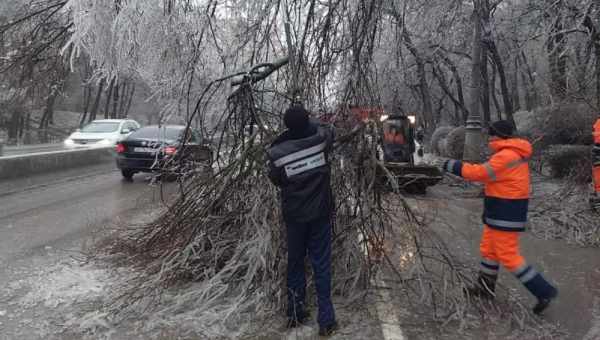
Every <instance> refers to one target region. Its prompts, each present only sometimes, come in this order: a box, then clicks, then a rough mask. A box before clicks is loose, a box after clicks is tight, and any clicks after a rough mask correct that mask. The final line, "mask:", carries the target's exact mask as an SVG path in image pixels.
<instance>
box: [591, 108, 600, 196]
mask: <svg viewBox="0 0 600 340" xmlns="http://www.w3.org/2000/svg"><path fill="white" fill-rule="evenodd" d="M593 133H594V148H593V150H592V164H593V170H592V171H593V177H594V195H595V199H594V202H593V203H595V204H597V205H599V206H600V118H599V119H598V120H596V123H595V124H594V132H593Z"/></svg>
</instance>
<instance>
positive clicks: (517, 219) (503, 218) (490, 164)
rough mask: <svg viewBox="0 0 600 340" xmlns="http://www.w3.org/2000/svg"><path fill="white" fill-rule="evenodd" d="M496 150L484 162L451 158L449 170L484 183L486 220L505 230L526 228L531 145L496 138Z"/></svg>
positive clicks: (484, 214)
mask: <svg viewBox="0 0 600 340" xmlns="http://www.w3.org/2000/svg"><path fill="white" fill-rule="evenodd" d="M490 148H491V149H492V150H493V151H494V154H493V155H492V157H491V158H490V159H489V160H488V161H487V162H486V163H484V164H469V163H463V162H461V161H456V160H451V161H448V162H447V164H446V170H447V171H450V172H452V173H454V174H455V175H457V176H462V177H463V178H465V179H466V180H469V181H474V182H482V183H484V184H485V199H484V212H483V222H484V223H485V224H487V225H488V226H489V227H490V228H493V229H498V230H503V231H524V230H525V224H526V223H527V209H528V205H529V182H530V181H529V164H528V161H529V158H530V157H531V154H532V152H533V148H532V146H531V144H530V143H529V142H528V141H526V140H524V139H521V138H509V139H494V140H492V141H491V142H490Z"/></svg>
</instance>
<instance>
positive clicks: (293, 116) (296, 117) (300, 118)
mask: <svg viewBox="0 0 600 340" xmlns="http://www.w3.org/2000/svg"><path fill="white" fill-rule="evenodd" d="M283 123H284V124H285V126H286V127H287V128H288V129H290V130H291V131H302V130H304V129H306V127H307V126H308V111H306V109H304V107H303V106H302V105H294V106H290V108H288V109H287V110H286V111H285V114H284V115H283Z"/></svg>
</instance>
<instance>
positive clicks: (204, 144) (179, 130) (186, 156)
mask: <svg viewBox="0 0 600 340" xmlns="http://www.w3.org/2000/svg"><path fill="white" fill-rule="evenodd" d="M184 136H186V137H185V138H186V142H185V143H183V139H184ZM116 151H117V158H116V161H117V167H118V168H119V169H120V170H121V174H122V175H123V177H124V178H125V179H127V180H131V179H132V178H133V175H134V174H135V173H137V172H159V173H161V174H166V175H169V176H179V175H183V174H184V173H187V172H189V171H198V170H200V171H205V170H207V169H209V167H210V165H211V162H212V148H211V147H210V145H209V142H208V141H207V140H204V138H202V135H201V134H200V132H199V131H197V130H194V129H190V130H188V132H187V135H186V127H185V126H183V125H166V126H160V127H159V126H158V125H151V126H146V127H143V128H141V129H139V130H137V131H135V132H134V133H132V134H131V135H130V136H129V137H127V138H126V139H125V140H123V141H120V142H119V143H117V146H116Z"/></svg>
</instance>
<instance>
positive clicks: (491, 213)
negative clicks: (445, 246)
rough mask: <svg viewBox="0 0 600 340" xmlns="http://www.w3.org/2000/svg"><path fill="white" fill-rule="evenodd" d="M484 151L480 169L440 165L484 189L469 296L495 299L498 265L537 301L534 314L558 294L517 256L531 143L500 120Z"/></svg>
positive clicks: (458, 163)
mask: <svg viewBox="0 0 600 340" xmlns="http://www.w3.org/2000/svg"><path fill="white" fill-rule="evenodd" d="M489 136H490V139H489V147H490V148H491V149H492V151H493V152H494V154H493V155H492V157H491V158H490V159H489V160H488V161H487V162H486V163H484V164H469V163H464V162H461V161H458V160H449V161H446V162H445V163H444V170H445V171H448V172H451V173H453V174H454V175H457V176H461V177H463V178H464V179H466V180H468V181H473V182H482V183H484V184H485V198H484V212H483V223H484V227H483V235H482V237H481V243H480V252H481V257H482V258H481V267H480V272H479V277H478V278H477V281H476V286H475V287H472V288H470V289H469V293H471V294H474V295H479V296H484V297H490V298H493V297H495V287H496V279H497V278H498V270H499V269H500V264H502V265H503V266H504V267H505V268H506V269H508V270H509V271H510V272H511V273H513V274H514V275H515V276H516V277H517V278H518V279H519V280H520V281H521V283H522V284H523V285H525V287H526V288H527V289H528V290H529V291H530V292H531V293H532V294H533V295H534V296H535V297H536V298H537V300H538V301H537V304H536V305H535V307H534V308H533V312H534V313H536V314H540V313H541V312H542V311H544V310H545V309H546V308H547V307H548V305H549V304H550V302H551V301H552V300H553V299H554V298H555V297H556V296H557V295H558V290H557V289H556V288H555V287H554V286H553V285H552V284H550V283H549V282H548V281H547V280H546V279H545V278H544V277H543V276H542V275H541V274H540V273H539V272H537V271H536V270H535V269H534V268H533V267H532V266H531V265H529V264H527V262H526V261H525V259H524V258H523V256H521V254H520V251H519V233H520V232H523V231H525V224H526V222H527V208H528V204H529V165H528V161H529V157H531V154H532V151H533V148H532V146H531V144H530V143H529V142H528V141H526V140H524V139H521V138H517V137H515V136H514V129H513V125H512V124H511V123H510V122H508V121H505V120H501V121H497V122H494V123H493V124H491V126H490V128H489Z"/></svg>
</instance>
